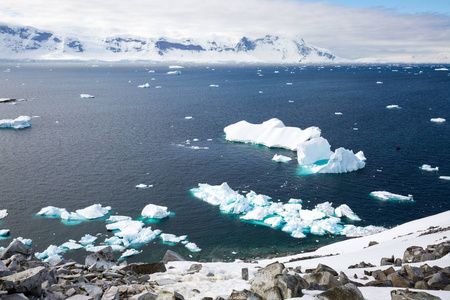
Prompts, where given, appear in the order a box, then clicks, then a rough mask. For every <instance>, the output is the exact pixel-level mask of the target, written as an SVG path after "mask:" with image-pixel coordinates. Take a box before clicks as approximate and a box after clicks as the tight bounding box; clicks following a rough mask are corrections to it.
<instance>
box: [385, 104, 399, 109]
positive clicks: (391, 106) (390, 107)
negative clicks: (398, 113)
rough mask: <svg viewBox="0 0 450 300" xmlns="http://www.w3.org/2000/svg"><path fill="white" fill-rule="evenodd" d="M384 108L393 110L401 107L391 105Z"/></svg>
mask: <svg viewBox="0 0 450 300" xmlns="http://www.w3.org/2000/svg"><path fill="white" fill-rule="evenodd" d="M386 108H389V109H393V108H401V107H400V106H398V105H397V104H391V105H388V106H386Z"/></svg>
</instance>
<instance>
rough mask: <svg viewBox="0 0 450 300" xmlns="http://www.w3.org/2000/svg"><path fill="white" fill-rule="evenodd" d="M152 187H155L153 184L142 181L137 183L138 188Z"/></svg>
mask: <svg viewBox="0 0 450 300" xmlns="http://www.w3.org/2000/svg"><path fill="white" fill-rule="evenodd" d="M151 187H153V184H143V183H140V184H138V185H136V188H137V189H148V188H151Z"/></svg>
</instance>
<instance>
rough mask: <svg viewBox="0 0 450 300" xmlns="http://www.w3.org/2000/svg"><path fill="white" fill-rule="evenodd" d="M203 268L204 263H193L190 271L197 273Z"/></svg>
mask: <svg viewBox="0 0 450 300" xmlns="http://www.w3.org/2000/svg"><path fill="white" fill-rule="evenodd" d="M202 268H203V265H202V264H192V265H191V266H190V267H189V269H188V272H194V273H197V272H200V270H201V269H202Z"/></svg>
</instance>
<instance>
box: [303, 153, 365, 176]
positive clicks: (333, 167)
mask: <svg viewBox="0 0 450 300" xmlns="http://www.w3.org/2000/svg"><path fill="white" fill-rule="evenodd" d="M365 160H366V157H365V156H364V153H363V152H362V151H359V152H358V153H356V154H354V153H353V151H352V150H347V149H344V148H342V147H341V148H338V149H336V150H335V151H334V153H333V154H332V155H331V157H330V159H329V160H328V162H327V163H326V164H325V165H312V166H310V167H308V168H310V169H311V171H312V172H313V173H347V172H352V171H356V170H359V169H362V168H364V167H365V165H366V162H365Z"/></svg>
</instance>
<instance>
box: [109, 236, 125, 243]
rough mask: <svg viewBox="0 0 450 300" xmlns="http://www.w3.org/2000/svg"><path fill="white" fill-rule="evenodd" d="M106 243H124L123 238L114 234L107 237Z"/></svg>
mask: <svg viewBox="0 0 450 300" xmlns="http://www.w3.org/2000/svg"><path fill="white" fill-rule="evenodd" d="M105 244H107V245H122V244H123V240H122V239H121V238H120V237H118V236H112V237H110V238H106V239H105Z"/></svg>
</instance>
